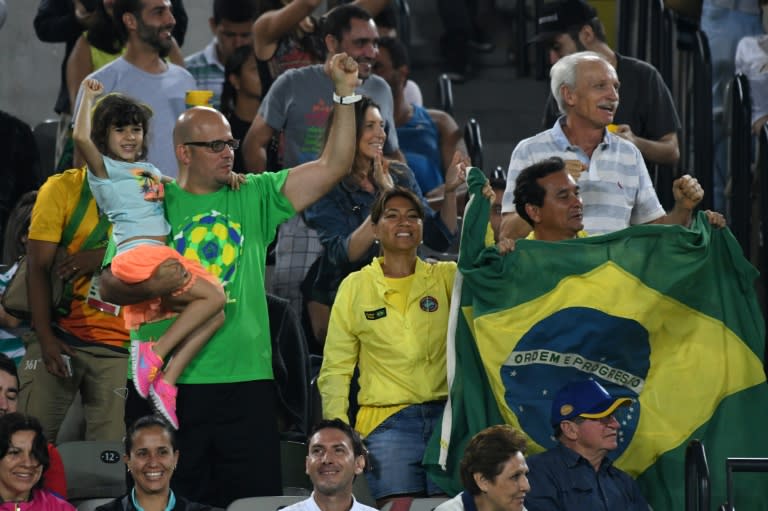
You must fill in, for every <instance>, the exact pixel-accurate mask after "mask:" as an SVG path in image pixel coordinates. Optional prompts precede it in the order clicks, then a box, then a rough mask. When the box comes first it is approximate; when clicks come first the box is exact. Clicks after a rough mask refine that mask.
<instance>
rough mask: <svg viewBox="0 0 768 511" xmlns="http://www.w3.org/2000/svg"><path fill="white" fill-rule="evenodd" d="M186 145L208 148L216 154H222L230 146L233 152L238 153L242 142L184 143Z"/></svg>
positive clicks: (233, 140) (232, 140)
mask: <svg viewBox="0 0 768 511" xmlns="http://www.w3.org/2000/svg"><path fill="white" fill-rule="evenodd" d="M184 145H193V146H197V147H207V148H208V149H210V150H211V151H212V152H214V153H220V152H222V151H223V150H224V148H225V147H227V146H229V147H230V148H231V149H232V150H233V151H236V150H237V148H238V147H240V141H239V140H237V139H234V138H233V139H230V140H211V141H210V142H184Z"/></svg>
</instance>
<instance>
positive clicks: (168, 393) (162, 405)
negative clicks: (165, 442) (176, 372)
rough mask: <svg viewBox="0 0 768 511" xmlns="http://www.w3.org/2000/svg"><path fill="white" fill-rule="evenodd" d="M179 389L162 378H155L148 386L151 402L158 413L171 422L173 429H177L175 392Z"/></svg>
mask: <svg viewBox="0 0 768 511" xmlns="http://www.w3.org/2000/svg"><path fill="white" fill-rule="evenodd" d="M178 393H179V390H178V389H177V388H176V385H171V384H170V383H168V382H167V381H165V380H164V379H162V378H158V379H156V380H155V381H154V382H153V383H152V386H151V387H150V388H149V395H150V396H151V398H152V404H153V405H155V409H157V411H158V413H159V414H160V415H162V416H163V417H165V419H166V420H167V421H168V422H170V423H171V426H173V427H174V429H179V419H178V417H176V394H178Z"/></svg>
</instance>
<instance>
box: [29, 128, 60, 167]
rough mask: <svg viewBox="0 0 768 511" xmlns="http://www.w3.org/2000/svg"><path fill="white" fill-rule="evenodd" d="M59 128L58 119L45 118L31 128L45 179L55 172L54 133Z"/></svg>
mask: <svg viewBox="0 0 768 511" xmlns="http://www.w3.org/2000/svg"><path fill="white" fill-rule="evenodd" d="M58 129H59V120H58V119H46V120H44V121H42V122H41V123H38V124H37V125H35V127H34V128H32V134H33V135H34V136H35V144H36V145H37V150H38V152H39V153H40V170H41V171H42V173H43V175H42V178H43V180H45V178H47V177H48V176H50V175H52V174H55V173H56V164H57V163H58V162H57V161H56V133H57V131H58Z"/></svg>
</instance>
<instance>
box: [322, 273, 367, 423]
mask: <svg viewBox="0 0 768 511" xmlns="http://www.w3.org/2000/svg"><path fill="white" fill-rule="evenodd" d="M355 276H357V275H355ZM356 281H357V279H356V278H354V276H352V278H350V277H347V278H346V279H344V281H343V282H342V283H341V286H339V292H338V293H337V294H336V300H335V301H334V302H333V308H332V309H331V319H330V321H329V323H328V335H327V336H326V338H325V346H324V348H323V365H322V367H321V368H320V376H319V377H318V379H317V386H318V389H319V390H320V396H321V398H322V403H323V418H325V419H334V418H339V419H341V420H343V421H344V422H349V417H348V415H347V414H348V410H349V383H350V381H351V380H352V373H353V372H354V370H355V366H356V365H357V360H358V354H359V352H360V340H359V339H358V337H357V334H356V332H355V328H354V323H355V317H356V316H355V313H354V312H353V310H354V306H353V304H354V302H355V296H354V295H355V293H354V290H355V288H356V286H355V282H356Z"/></svg>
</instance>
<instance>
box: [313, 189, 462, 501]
mask: <svg viewBox="0 0 768 511" xmlns="http://www.w3.org/2000/svg"><path fill="white" fill-rule="evenodd" d="M423 219H424V210H423V208H422V205H421V201H420V200H419V199H418V197H417V196H416V195H414V193H413V192H411V191H410V190H407V189H404V188H393V189H390V190H386V191H384V192H382V193H381V195H380V196H379V197H378V199H377V200H376V201H375V202H374V204H373V206H372V208H371V221H372V223H373V229H374V233H375V236H376V239H377V241H378V243H379V244H380V246H381V250H382V253H383V256H381V257H378V258H376V259H374V260H373V262H372V263H371V264H370V265H368V266H366V267H364V268H363V269H362V270H360V271H358V272H355V273H352V274H350V275H349V276H348V277H347V278H346V279H344V281H343V282H342V284H341V286H340V287H339V292H338V294H337V296H336V300H335V301H334V304H333V309H332V310H331V319H330V323H329V326H328V336H327V338H326V343H325V349H324V352H323V366H322V369H321V370H320V376H319V379H318V386H319V389H320V393H321V396H322V400H323V416H324V417H325V418H329V419H330V418H336V417H338V418H340V419H342V420H344V421H347V420H348V416H347V413H348V408H349V386H350V380H351V378H352V373H353V372H354V370H355V367H356V366H359V369H360V392H359V394H358V403H359V405H360V410H359V411H358V413H357V418H356V421H355V429H357V430H358V431H359V432H360V433H361V435H363V436H364V437H366V446H367V447H368V450H369V453H370V465H371V467H372V469H371V470H369V471H368V472H367V473H366V477H367V478H368V486H369V489H370V491H371V495H372V496H373V497H374V498H375V499H376V500H377V504H378V505H379V507H381V505H383V504H384V503H386V501H387V500H389V499H388V498H390V497H394V496H404V495H410V496H425V495H436V494H441V493H443V492H442V490H440V488H438V487H437V486H436V485H435V484H434V483H432V482H431V481H429V480H428V479H427V477H426V473H425V471H424V470H423V468H422V466H421V458H422V456H423V455H424V449H425V447H426V443H427V441H428V440H429V437H430V436H431V434H432V430H433V429H434V428H435V427H436V425H437V424H438V421H439V420H440V417H441V413H442V411H443V407H444V404H445V399H446V397H447V396H448V387H447V382H446V365H445V364H446V362H445V343H446V333H447V328H448V311H449V309H450V298H451V288H452V286H453V277H454V275H455V273H456V264H455V263H453V262H438V263H434V264H430V263H426V262H424V261H422V260H421V259H419V257H418V256H417V254H416V252H417V249H418V247H419V245H420V244H421V240H422V227H423V225H422V222H423Z"/></svg>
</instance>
